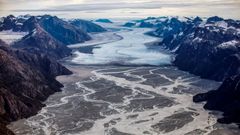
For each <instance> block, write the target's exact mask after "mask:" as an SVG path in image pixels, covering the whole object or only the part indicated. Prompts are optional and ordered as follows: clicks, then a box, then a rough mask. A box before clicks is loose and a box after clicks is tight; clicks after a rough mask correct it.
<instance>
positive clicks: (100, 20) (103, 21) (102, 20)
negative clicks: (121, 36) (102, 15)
mask: <svg viewBox="0 0 240 135" xmlns="http://www.w3.org/2000/svg"><path fill="white" fill-rule="evenodd" d="M95 22H100V23H113V22H112V21H111V20H109V19H97V20H95Z"/></svg>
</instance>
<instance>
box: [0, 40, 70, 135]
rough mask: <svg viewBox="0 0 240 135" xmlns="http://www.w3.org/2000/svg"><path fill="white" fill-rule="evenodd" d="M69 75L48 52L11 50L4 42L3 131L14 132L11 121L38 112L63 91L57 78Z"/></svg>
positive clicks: (0, 51) (0, 79) (0, 47)
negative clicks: (9, 128)
mask: <svg viewBox="0 0 240 135" xmlns="http://www.w3.org/2000/svg"><path fill="white" fill-rule="evenodd" d="M67 74H71V72H70V71H69V70H68V69H66V68H65V67H63V66H61V65H60V64H59V63H57V62H56V61H55V60H52V59H50V58H48V56H46V55H45V54H41V53H37V52H35V53H34V54H33V53H28V52H26V51H22V50H17V49H11V48H9V47H8V46H7V45H5V44H4V43H3V42H2V41H1V42H0V123H1V124H0V133H1V132H2V133H3V134H12V132H10V131H9V130H7V129H6V128H5V125H6V124H7V123H9V122H11V121H15V120H18V119H21V118H26V117H29V116H31V115H34V114H36V113H37V112H38V111H39V110H40V109H41V108H42V107H43V106H44V104H42V101H44V100H46V99H47V97H48V96H49V95H51V94H53V93H54V92H56V91H60V88H61V87H62V85H61V84H60V83H59V82H57V81H56V80H55V77H56V76H57V75H67ZM2 133H1V134H2Z"/></svg>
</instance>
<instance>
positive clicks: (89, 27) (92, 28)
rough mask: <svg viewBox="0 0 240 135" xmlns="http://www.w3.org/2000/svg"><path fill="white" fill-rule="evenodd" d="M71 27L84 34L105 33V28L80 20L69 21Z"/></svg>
mask: <svg viewBox="0 0 240 135" xmlns="http://www.w3.org/2000/svg"><path fill="white" fill-rule="evenodd" d="M69 22H70V23H71V24H72V25H74V26H76V27H79V28H80V29H81V30H83V31H85V32H105V31H107V30H106V29H105V28H103V27H101V26H100V25H97V24H94V23H93V22H91V21H86V20H82V19H73V20H70V21H69Z"/></svg>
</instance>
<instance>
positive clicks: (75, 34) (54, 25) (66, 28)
mask: <svg viewBox="0 0 240 135" xmlns="http://www.w3.org/2000/svg"><path fill="white" fill-rule="evenodd" d="M39 23H40V26H41V27H42V28H43V29H44V30H45V31H47V32H48V33H50V34H51V35H52V36H53V37H54V38H56V39H57V40H59V41H61V42H62V43H64V44H66V45H68V44H75V43H82V42H84V41H87V40H90V39H91V37H90V36H89V35H88V34H87V33H86V32H85V31H84V30H82V29H80V28H79V27H75V26H74V25H72V24H70V23H68V22H66V21H63V20H61V19H59V18H57V17H56V16H54V17H52V16H43V17H42V18H41V19H40V22H39ZM83 27H84V26H83Z"/></svg>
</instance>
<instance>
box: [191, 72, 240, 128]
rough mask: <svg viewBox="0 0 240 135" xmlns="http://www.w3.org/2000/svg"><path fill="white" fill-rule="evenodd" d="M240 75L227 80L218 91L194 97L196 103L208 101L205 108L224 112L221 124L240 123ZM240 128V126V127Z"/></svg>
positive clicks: (220, 120)
mask: <svg viewBox="0 0 240 135" xmlns="http://www.w3.org/2000/svg"><path fill="white" fill-rule="evenodd" d="M239 95H240V75H236V76H233V77H230V78H227V79H226V80H225V81H224V82H223V84H222V85H221V87H220V88H219V89H218V90H215V91H210V92H208V93H204V94H198V95H196V96H194V97H193V101H194V102H203V101H207V103H206V105H205V106H204V108H206V109H210V110H218V111H222V112H224V114H223V116H224V117H223V118H222V119H219V120H218V121H219V122H221V123H233V122H234V123H239V122H240V117H239V114H240V96H239ZM239 126H240V125H239Z"/></svg>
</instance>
